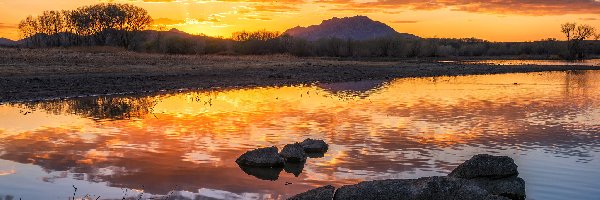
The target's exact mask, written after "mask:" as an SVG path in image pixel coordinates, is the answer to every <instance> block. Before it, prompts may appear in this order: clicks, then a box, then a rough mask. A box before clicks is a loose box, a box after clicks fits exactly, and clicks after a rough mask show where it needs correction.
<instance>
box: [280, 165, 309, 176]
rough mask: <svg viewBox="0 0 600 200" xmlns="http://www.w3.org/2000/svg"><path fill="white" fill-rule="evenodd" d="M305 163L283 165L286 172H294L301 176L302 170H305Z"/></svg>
mask: <svg viewBox="0 0 600 200" xmlns="http://www.w3.org/2000/svg"><path fill="white" fill-rule="evenodd" d="M304 164H305V163H303V162H302V163H285V166H283V170H285V172H287V173H290V174H294V176H295V177H298V176H300V173H302V171H303V170H304Z"/></svg>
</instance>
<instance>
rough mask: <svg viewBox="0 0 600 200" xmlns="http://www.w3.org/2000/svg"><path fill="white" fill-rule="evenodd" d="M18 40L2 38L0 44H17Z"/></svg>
mask: <svg viewBox="0 0 600 200" xmlns="http://www.w3.org/2000/svg"><path fill="white" fill-rule="evenodd" d="M16 45H17V42H15V41H12V40H11V39H6V38H0V46H16Z"/></svg>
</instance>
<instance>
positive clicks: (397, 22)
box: [392, 20, 419, 24]
mask: <svg viewBox="0 0 600 200" xmlns="http://www.w3.org/2000/svg"><path fill="white" fill-rule="evenodd" d="M417 22H419V21H414V20H398V21H392V23H395V24H414V23H417Z"/></svg>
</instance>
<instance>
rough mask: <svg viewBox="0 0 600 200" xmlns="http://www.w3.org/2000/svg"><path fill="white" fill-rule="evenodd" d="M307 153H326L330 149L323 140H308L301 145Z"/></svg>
mask: <svg viewBox="0 0 600 200" xmlns="http://www.w3.org/2000/svg"><path fill="white" fill-rule="evenodd" d="M300 145H302V147H303V148H304V152H306V153H325V152H327V149H329V145H327V143H325V141H323V140H313V139H310V138H308V139H306V140H304V141H302V143H300Z"/></svg>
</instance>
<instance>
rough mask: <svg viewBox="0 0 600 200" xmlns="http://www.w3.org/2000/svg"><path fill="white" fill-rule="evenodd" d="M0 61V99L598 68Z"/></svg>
mask: <svg viewBox="0 0 600 200" xmlns="http://www.w3.org/2000/svg"><path fill="white" fill-rule="evenodd" d="M0 61H1V62H0V86H1V87H0V102H14V101H26V100H38V99H47V98H63V97H73V96H89V95H103V94H115V93H141V92H148V91H159V90H176V89H182V88H187V89H206V88H215V87H221V88H223V87H244V86H278V85H291V84H309V83H314V82H322V83H330V82H346V81H362V80H385V79H393V78H403V77H432V76H456V75H472V74H499V73H514V72H542V71H567V70H597V69H600V67H598V66H562V65H557V66H537V65H517V66H498V65H484V64H461V63H452V62H450V63H440V62H436V61H432V60H428V61H414V60H351V59H332V58H298V57H293V56H287V55H269V56H217V55H207V56H196V55H161V54H142V53H134V52H127V51H123V50H118V49H111V48H100V49H64V48H56V49H16V48H0Z"/></svg>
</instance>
